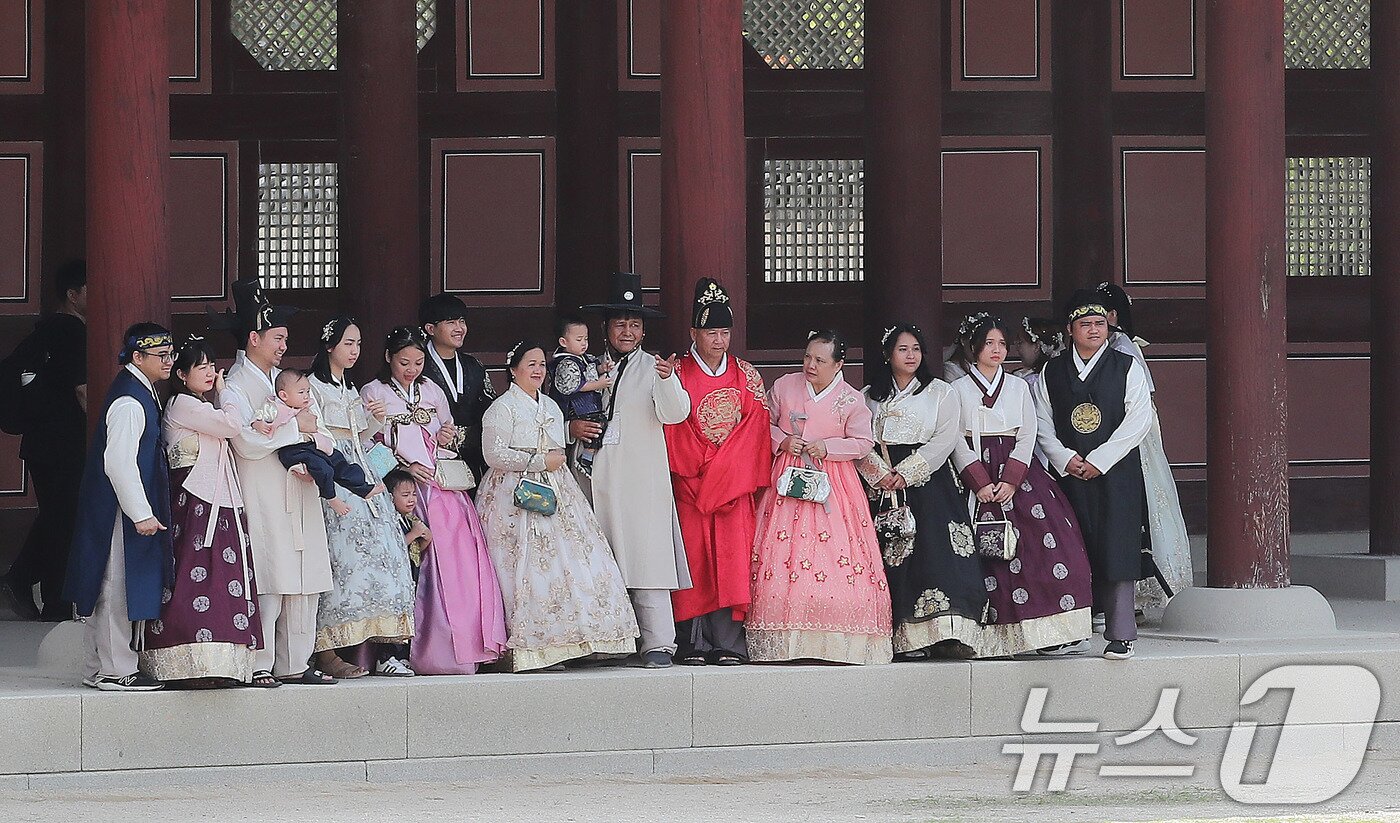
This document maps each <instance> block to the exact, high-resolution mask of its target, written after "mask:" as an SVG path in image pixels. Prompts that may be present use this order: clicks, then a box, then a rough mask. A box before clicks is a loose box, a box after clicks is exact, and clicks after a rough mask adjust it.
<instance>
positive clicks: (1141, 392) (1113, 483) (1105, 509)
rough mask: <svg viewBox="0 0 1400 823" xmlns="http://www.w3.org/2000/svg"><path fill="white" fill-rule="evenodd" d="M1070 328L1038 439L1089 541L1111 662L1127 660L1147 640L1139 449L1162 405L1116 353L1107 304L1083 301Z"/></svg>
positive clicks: (1040, 411)
mask: <svg viewBox="0 0 1400 823" xmlns="http://www.w3.org/2000/svg"><path fill="white" fill-rule="evenodd" d="M1066 322H1067V323H1068V325H1069V334H1070V338H1071V339H1072V341H1073V343H1072V345H1071V346H1070V347H1069V349H1068V350H1067V351H1065V352H1064V353H1063V354H1060V355H1059V356H1057V357H1055V358H1053V359H1052V360H1051V361H1050V362H1049V363H1047V364H1046V366H1045V371H1044V373H1043V374H1042V375H1041V378H1040V381H1039V383H1037V384H1036V409H1037V416H1038V417H1039V423H1040V425H1039V430H1038V433H1037V438H1036V439H1037V441H1038V443H1039V445H1040V449H1041V451H1042V452H1044V453H1045V456H1046V457H1047V458H1049V460H1050V464H1051V465H1052V466H1053V467H1054V468H1055V470H1056V471H1058V472H1059V474H1060V477H1061V479H1060V486H1061V488H1063V489H1064V492H1065V496H1066V497H1068V498H1069V501H1070V505H1071V506H1073V507H1074V513H1075V514H1076V515H1077V516H1078V517H1079V526H1080V528H1081V529H1082V530H1083V532H1084V545H1085V546H1086V548H1088V550H1089V563H1090V566H1091V568H1092V571H1093V578H1094V610H1095V611H1102V612H1103V613H1104V617H1105V621H1106V623H1105V628H1104V639H1105V640H1106V641H1108V645H1107V647H1106V648H1105V649H1104V653H1103V656H1104V657H1106V658H1108V659H1110V660H1126V659H1128V658H1129V657H1132V656H1133V641H1134V640H1136V639H1137V618H1136V617H1135V615H1134V613H1133V586H1134V583H1135V582H1136V581H1137V580H1138V579H1139V578H1140V577H1142V576H1143V575H1142V570H1143V565H1144V564H1143V560H1142V551H1143V548H1144V544H1145V541H1146V537H1145V534H1146V531H1145V527H1146V524H1147V491H1146V487H1145V485H1144V483H1143V478H1142V460H1141V458H1140V457H1139V455H1138V446H1139V445H1140V444H1141V443H1142V441H1143V438H1145V437H1146V436H1147V433H1148V430H1149V429H1150V428H1151V425H1152V414H1151V411H1152V396H1151V393H1150V392H1149V391H1148V388H1147V376H1146V374H1145V373H1144V371H1143V368H1142V366H1140V365H1138V363H1137V361H1136V360H1134V359H1133V358H1132V357H1130V356H1129V355H1126V354H1123V353H1122V352H1120V351H1117V350H1115V349H1114V348H1112V347H1111V346H1109V345H1108V337H1109V327H1108V309H1107V308H1106V307H1105V306H1104V305H1103V303H1102V302H1101V298H1100V297H1099V296H1098V295H1096V294H1095V293H1094V292H1092V291H1088V290H1080V291H1078V292H1076V293H1075V295H1074V297H1073V298H1072V299H1071V300H1070V304H1069V308H1068V311H1067V313H1066ZM1149 566H1150V564H1149Z"/></svg>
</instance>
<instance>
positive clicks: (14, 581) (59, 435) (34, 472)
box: [0, 260, 87, 622]
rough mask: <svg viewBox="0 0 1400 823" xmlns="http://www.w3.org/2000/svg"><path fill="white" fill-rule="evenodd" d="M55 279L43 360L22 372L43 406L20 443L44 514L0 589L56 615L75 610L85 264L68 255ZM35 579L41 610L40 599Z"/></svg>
mask: <svg viewBox="0 0 1400 823" xmlns="http://www.w3.org/2000/svg"><path fill="white" fill-rule="evenodd" d="M54 279H55V281H56V282H55V286H56V289H55V291H56V296H57V298H58V301H59V302H58V307H57V309H56V310H55V311H53V312H52V313H50V314H48V315H45V316H44V317H43V318H41V319H40V320H39V323H38V324H37V325H36V326H35V328H34V335H35V337H36V338H37V342H38V344H39V347H38V350H39V351H41V352H43V353H44V355H43V362H42V365H39V366H36V367H35V369H34V371H33V372H32V373H31V372H26V373H25V374H24V375H22V376H21V378H20V379H21V381H22V382H23V383H24V384H25V385H26V386H28V385H29V384H30V383H33V384H34V385H33V386H31V388H36V389H37V391H36V392H35V393H34V395H33V398H34V401H35V403H36V404H37V405H38V406H39V407H40V409H41V410H42V412H41V413H37V414H35V415H34V416H33V422H32V423H31V424H30V425H29V427H28V430H27V431H26V432H25V434H24V435H23V439H22V440H21V441H20V448H19V455H20V457H21V458H23V460H24V461H25V466H26V467H27V468H28V470H29V479H30V481H31V482H32V483H33V484H34V496H35V498H36V500H37V502H38V506H39V513H38V515H37V516H36V517H35V519H34V525H33V527H32V528H31V529H30V530H29V537H28V538H27V539H26V540H25V541H24V546H23V547H22V548H21V549H20V552H19V555H18V556H17V557H16V558H15V561H14V563H13V564H12V565H11V566H10V569H9V571H8V572H6V574H5V576H4V578H3V579H2V580H0V589H3V590H4V592H3V593H4V594H5V595H6V599H8V600H11V603H12V605H16V606H17V608H18V610H19V611H20V613H21V616H23V617H28V618H31V619H33V618H38V619H42V620H46V621H55V622H56V621H60V620H69V619H71V618H72V617H73V606H72V604H71V603H69V602H67V601H65V600H64V599H63V580H64V576H65V574H66V573H67V569H68V551H69V544H70V543H72V541H73V523H74V521H75V520H76V519H77V511H78V484H79V482H80V481H81V479H82V475H83V462H84V459H85V454H86V451H87V323H86V322H85V319H84V313H85V311H86V309H87V265H86V263H85V262H84V261H82V260H70V261H68V262H67V263H64V264H63V265H62V266H60V267H59V268H58V271H57V272H56V273H55V278H54ZM35 583H38V584H39V595H40V597H41V598H42V600H43V610H42V612H41V611H40V609H39V608H38V607H36V606H35V603H34V593H33V589H34V584H35Z"/></svg>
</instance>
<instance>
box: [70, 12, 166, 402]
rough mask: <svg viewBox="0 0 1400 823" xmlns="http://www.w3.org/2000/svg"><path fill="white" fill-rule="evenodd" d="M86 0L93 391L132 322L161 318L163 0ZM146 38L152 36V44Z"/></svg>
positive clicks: (111, 368) (98, 394)
mask: <svg viewBox="0 0 1400 823" xmlns="http://www.w3.org/2000/svg"><path fill="white" fill-rule="evenodd" d="M86 5H87V18H86V22H87V124H86V128H87V259H88V305H87V323H88V385H89V386H91V387H92V392H91V394H90V396H92V397H95V398H98V401H97V402H94V403H92V404H91V405H90V406H89V407H88V418H89V421H95V420H96V418H97V415H100V414H101V413H102V403H101V402H100V398H102V397H103V396H104V393H105V392H106V390H107V385H108V384H109V383H110V382H111V381H112V377H113V376H114V375H115V374H116V371H117V368H118V366H117V353H118V351H119V350H120V348H121V337H122V333H123V332H125V331H126V328H127V327H128V326H130V325H131V324H132V323H136V322H139V321H143V320H153V321H155V322H157V323H164V324H167V325H168V323H169V319H170V317H169V316H170V282H169V272H168V271H167V266H168V261H169V242H170V241H169V227H168V222H167V218H166V213H165V204H166V177H167V166H168V164H169V161H170V98H169V90H168V86H167V83H168V82H169V76H170V68H169V50H168V49H166V48H165V47H164V45H163V44H164V43H165V41H166V39H167V38H169V36H170V29H169V26H168V24H167V21H166V13H167V9H166V1H165V0H105V2H101V3H95V2H94V3H88V4H86ZM152 44H156V45H159V46H160V47H159V48H156V47H153V45H152Z"/></svg>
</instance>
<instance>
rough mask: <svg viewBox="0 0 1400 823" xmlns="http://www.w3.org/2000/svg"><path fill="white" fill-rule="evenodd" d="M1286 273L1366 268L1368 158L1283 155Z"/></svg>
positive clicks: (1338, 272)
mask: <svg viewBox="0 0 1400 823" xmlns="http://www.w3.org/2000/svg"><path fill="white" fill-rule="evenodd" d="M1288 273H1289V274H1290V275H1295V276H1321V275H1365V274H1370V273H1371V158H1369V157H1290V158H1288Z"/></svg>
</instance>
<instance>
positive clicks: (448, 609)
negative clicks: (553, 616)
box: [360, 326, 506, 674]
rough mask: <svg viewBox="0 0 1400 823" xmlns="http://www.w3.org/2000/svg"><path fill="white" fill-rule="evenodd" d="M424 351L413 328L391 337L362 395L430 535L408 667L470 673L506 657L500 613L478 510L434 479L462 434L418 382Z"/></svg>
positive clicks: (430, 386)
mask: <svg viewBox="0 0 1400 823" xmlns="http://www.w3.org/2000/svg"><path fill="white" fill-rule="evenodd" d="M427 345H428V344H427V341H426V340H425V339H424V338H423V333H422V332H421V331H419V330H418V329H415V328H412V327H409V326H401V327H399V328H396V329H394V330H393V331H391V332H389V336H388V338H387V339H386V340H385V343H384V360H385V365H384V368H383V370H382V371H381V372H380V375H379V379H378V380H375V381H373V382H371V383H370V384H369V385H367V386H365V387H364V388H363V389H361V390H360V395H361V397H362V398H363V399H364V401H365V403H366V404H372V403H374V402H376V401H377V402H380V403H383V404H384V410H385V416H384V422H385V426H384V431H382V432H380V434H378V435H376V439H378V440H381V441H382V442H384V443H385V444H386V445H388V446H389V447H390V448H392V449H393V450H394V453H395V454H396V455H397V456H398V458H399V461H400V462H401V463H403V464H405V465H407V467H408V472H409V473H410V474H412V475H413V479H414V480H416V481H417V483H418V516H419V517H420V518H422V519H423V520H424V521H425V522H426V523H427V524H428V526H429V528H431V529H432V530H433V543H432V547H431V548H430V549H429V550H428V551H427V553H425V554H424V555H423V564H422V566H421V567H420V568H419V573H418V595H417V599H416V601H415V603H414V609H413V622H414V626H415V634H414V638H413V644H412V646H411V648H410V652H409V655H410V659H409V663H410V666H411V667H412V668H413V670H414V671H415V672H417V673H418V674H474V673H475V672H476V670H477V666H478V665H480V664H482V663H490V662H492V661H494V660H496V659H497V658H499V657H500V656H501V653H502V652H504V651H505V648H506V627H505V609H504V606H503V605H502V603H501V588H500V584H499V583H497V581H496V570H495V568H494V567H493V566H492V565H491V557H490V555H489V554H487V551H486V538H485V536H484V535H483V534H482V531H481V521H480V520H479V519H478V518H477V514H476V508H475V507H473V506H472V501H471V499H470V498H468V497H467V496H466V495H465V494H463V493H462V492H460V491H449V490H447V489H444V488H442V487H441V486H439V485H438V482H437V479H436V468H437V462H438V460H439V459H440V458H445V457H454V456H455V454H454V453H453V452H452V451H451V449H453V448H457V447H459V446H460V445H461V441H462V438H463V434H464V433H463V432H462V430H460V429H458V428H457V427H455V426H453V425H452V411H451V409H450V407H449V406H448V404H447V396H446V395H444V394H443V393H442V389H440V388H438V387H437V384H435V383H433V382H431V381H428V380H425V379H424V378H423V359H424V358H425V357H426V356H427Z"/></svg>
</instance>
